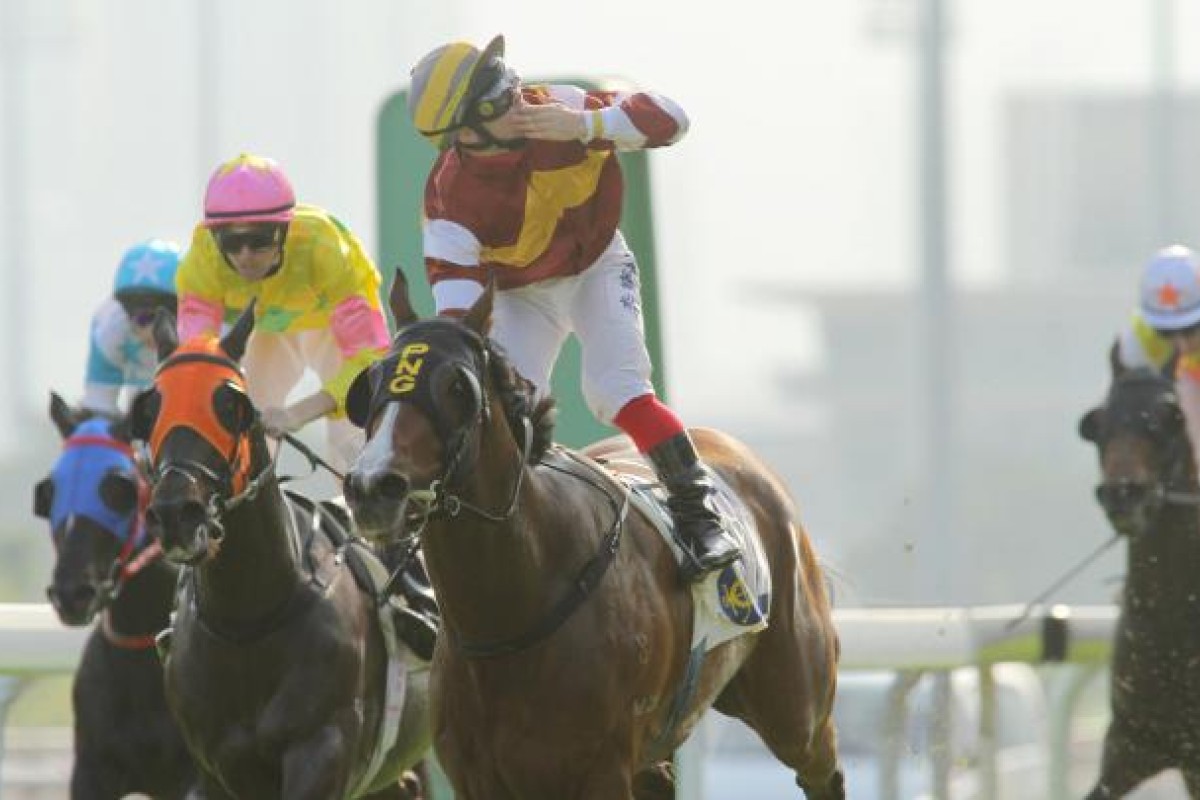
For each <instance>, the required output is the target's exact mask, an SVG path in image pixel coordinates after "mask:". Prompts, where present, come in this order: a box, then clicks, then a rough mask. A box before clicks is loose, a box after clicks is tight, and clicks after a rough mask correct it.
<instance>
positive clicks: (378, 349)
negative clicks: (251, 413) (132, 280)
mask: <svg viewBox="0 0 1200 800" xmlns="http://www.w3.org/2000/svg"><path fill="white" fill-rule="evenodd" d="M176 284H177V288H178V290H179V338H180V341H185V340H187V339H189V338H191V337H194V336H196V335H197V334H201V333H210V334H217V335H219V334H220V332H221V326H222V324H223V323H224V322H227V321H230V320H232V319H234V318H236V315H237V314H238V313H240V312H241V310H242V309H244V308H245V307H246V306H247V305H249V304H250V301H251V300H257V301H258V302H257V305H256V306H255V324H254V332H253V334H252V335H251V337H250V341H249V343H248V345H247V348H246V355H245V358H244V359H243V362H242V363H243V367H244V368H245V370H246V387H247V390H248V391H249V392H250V398H251V400H253V401H254V404H255V405H256V406H257V407H258V408H259V409H261V413H262V420H263V425H264V427H265V428H266V430H267V432H268V433H269V434H271V435H272V436H275V437H280V436H282V435H284V434H285V433H290V432H294V431H297V430H299V429H300V428H302V427H304V426H305V425H306V424H308V423H309V422H312V421H313V420H315V419H318V418H320V417H323V416H327V417H329V419H328V431H327V439H328V447H329V453H328V455H329V458H330V461H331V462H332V463H333V464H334V465H335V466H338V467H339V468H343V469H344V467H345V465H346V464H348V463H349V462H350V461H351V460H352V459H353V458H354V456H356V455H357V454H358V451H359V450H360V449H361V448H362V432H361V431H359V430H358V429H357V428H355V427H354V426H353V425H351V424H350V423H349V422H347V421H346V419H345V407H344V404H345V399H346V391H347V389H348V388H349V385H350V381H351V380H352V379H353V378H354V376H355V375H357V374H358V372H359V371H360V370H362V369H364V368H365V367H366V366H367V365H368V364H370V363H371V362H372V361H373V360H375V359H376V358H378V357H379V356H381V355H383V354H384V353H385V352H386V350H387V347H388V331H387V321H386V320H385V318H384V315H383V311H382V309H381V307H380V304H379V271H378V270H377V269H376V268H375V264H374V263H373V262H372V261H371V258H370V256H368V255H367V253H366V251H365V250H364V249H363V246H362V244H360V243H359V241H358V238H357V237H355V235H354V234H353V233H351V232H350V230H349V229H348V228H347V227H346V226H345V225H343V224H342V223H341V222H340V221H338V220H337V219H336V218H335V217H334V216H333V215H331V214H330V213H329V212H327V211H325V210H324V209H321V208H318V207H316V206H311V205H305V204H302V203H300V204H298V203H297V202H296V196H295V194H294V192H293V191H292V184H291V182H290V181H289V180H288V178H287V176H286V175H284V173H283V170H282V169H280V167H279V165H278V164H277V163H276V162H275V161H273V160H271V159H269V158H261V157H259V156H253V155H245V154H243V155H239V156H238V157H237V158H234V159H232V160H230V161H227V162H226V163H224V164H222V165H221V166H219V167H218V168H217V170H216V171H215V172H214V173H213V174H212V177H211V178H210V179H209V182H208V189H207V191H206V193H205V196H204V219H203V220H202V221H201V222H200V223H199V224H198V225H197V226H196V229H195V231H194V233H193V234H192V245H191V248H190V249H189V251H188V254H187V257H186V258H185V259H184V260H183V264H182V265H180V268H179V276H178V278H177V281H176ZM306 368H310V369H312V370H313V371H314V372H316V373H317V375H318V376H319V377H320V379H321V382H322V385H321V388H320V389H319V390H317V391H315V392H313V393H312V394H310V395H308V396H306V397H304V398H301V399H299V400H297V401H295V402H293V403H292V404H290V405H287V404H286V401H287V397H288V394H289V392H291V390H292V389H293V388H294V387H295V386H296V384H297V383H298V382H299V381H300V379H301V377H302V376H303V374H304V371H305V369H306Z"/></svg>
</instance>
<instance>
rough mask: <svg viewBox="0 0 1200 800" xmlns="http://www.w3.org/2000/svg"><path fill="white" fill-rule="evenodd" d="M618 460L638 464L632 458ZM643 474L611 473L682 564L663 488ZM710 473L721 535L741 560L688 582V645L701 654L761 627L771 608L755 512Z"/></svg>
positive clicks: (718, 477) (766, 572)
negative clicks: (727, 538)
mask: <svg viewBox="0 0 1200 800" xmlns="http://www.w3.org/2000/svg"><path fill="white" fill-rule="evenodd" d="M607 463H608V464H610V465H611V464H614V463H617V462H613V461H608V462H607ZM620 463H622V464H624V465H627V466H628V465H633V464H638V465H639V466H640V465H641V464H640V462H631V461H623V462H620ZM642 472H643V470H638V471H637V472H634V473H630V472H624V471H622V472H615V471H612V474H614V475H615V476H616V477H617V479H618V480H619V481H620V482H621V483H623V484H625V486H626V488H628V489H629V493H630V499H631V501H632V502H633V505H634V506H635V507H636V508H637V509H638V510H639V511H640V512H641V513H642V516H644V517H645V518H646V519H648V520H649V521H650V522H651V523H653V525H654V527H655V528H656V529H657V530H658V532H659V534H660V535H661V536H662V538H663V541H664V542H666V543H667V547H669V548H671V552H672V553H673V554H674V555H675V560H676V562H678V563H682V562H683V559H684V554H683V548H682V547H681V546H680V544H679V542H678V541H676V538H675V523H674V521H673V520H672V519H671V512H670V510H669V509H668V508H667V493H666V490H665V489H664V488H663V487H662V485H661V484H659V483H658V481H657V480H656V479H653V478H651V477H649V476H648V475H643V474H641V473H642ZM710 474H711V475H712V479H713V484H714V486H715V487H716V490H717V491H716V506H717V509H718V510H719V511H720V514H721V522H722V524H723V525H724V527H725V531H726V534H727V535H729V536H732V537H733V538H734V539H735V540H736V541H737V543H738V545H739V546H740V547H741V548H742V558H741V560H739V561H735V562H734V563H733V564H730V565H729V566H728V567H725V568H724V569H721V570H718V571H715V572H711V573H709V574H708V575H706V576H705V577H704V579H703V580H701V581H698V582H696V583H693V584H692V600H693V603H692V607H693V609H694V611H693V614H694V618H693V621H692V646H691V649H692V650H693V651H695V650H696V648H700V650H701V652H707V651H708V650H711V649H712V648H714V647H716V646H717V645H719V644H721V643H722V642H726V641H728V640H730V639H733V638H734V637H737V636H741V635H742V634H744V633H752V632H754V631H761V630H762V629H764V628H766V627H767V615H768V614H769V612H770V609H771V571H770V569H769V567H768V565H767V557H766V553H765V552H764V551H763V546H762V542H761V540H760V539H759V536H758V526H757V525H756V524H755V522H754V516H753V515H752V514H751V513H750V511H749V509H747V508H746V506H745V504H744V503H742V501H741V499H740V498H739V497H738V496H737V495H736V494H735V493H734V491H733V489H731V488H730V487H729V484H727V483H726V482H725V480H724V479H723V478H722V477H721V476H720V475H718V474H717V473H716V472H715V471H711V470H710Z"/></svg>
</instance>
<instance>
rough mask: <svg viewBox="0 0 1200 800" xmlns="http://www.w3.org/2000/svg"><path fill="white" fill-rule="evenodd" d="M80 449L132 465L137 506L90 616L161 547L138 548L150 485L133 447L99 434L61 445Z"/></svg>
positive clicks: (98, 587) (80, 436)
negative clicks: (109, 454)
mask: <svg viewBox="0 0 1200 800" xmlns="http://www.w3.org/2000/svg"><path fill="white" fill-rule="evenodd" d="M81 447H103V448H107V449H109V450H115V451H116V452H118V453H120V454H121V455H123V456H126V457H127V458H128V459H129V461H130V463H132V464H133V465H134V468H133V474H134V481H135V484H136V487H137V505H136V506H135V508H134V510H133V511H131V512H130V514H131V516H132V524H131V526H130V530H129V534H128V535H127V536H126V537H124V541H122V542H121V548H120V550H119V551H118V552H117V556H116V558H114V559H113V561H112V564H110V565H109V569H108V573H107V575H106V576H105V577H104V579H103V580H101V581H100V582H99V583H97V584H96V585H95V586H94V589H95V593H96V594H95V597H94V598H93V600H92V603H91V607H90V608H89V610H88V613H89V615H94V614H97V613H99V612H101V611H105V610H106V609H107V608H108V607H109V606H111V605H112V604H113V603H114V602H116V600H117V598H119V597H120V595H121V590H122V589H124V587H125V584H126V583H128V582H129V580H130V579H131V578H133V577H134V576H135V575H137V574H138V573H139V572H141V570H142V569H144V568H145V567H146V566H148V565H149V564H151V563H153V562H154V561H155V560H157V559H158V558H159V557H160V556H162V548H161V546H160V545H159V543H158V542H157V541H152V542H150V544H149V545H147V546H145V547H142V545H143V544H144V543H145V540H146V524H145V513H146V508H147V506H148V505H149V503H150V486H149V483H148V481H147V479H146V476H145V475H144V474H143V473H142V471H141V470H140V469H138V468H137V455H136V453H135V452H134V450H133V448H132V447H131V446H130V445H129V444H127V443H125V442H123V441H120V440H119V439H116V438H113V437H112V436H108V435H102V434H99V433H84V434H76V435H72V436H69V437H67V439H66V440H65V441H64V442H63V449H64V450H72V449H76V448H81ZM69 519H70V518H69V517H68V520H69ZM54 545H55V550H58V542H57V540H55V542H54ZM51 600H52V601H53V600H54V595H51Z"/></svg>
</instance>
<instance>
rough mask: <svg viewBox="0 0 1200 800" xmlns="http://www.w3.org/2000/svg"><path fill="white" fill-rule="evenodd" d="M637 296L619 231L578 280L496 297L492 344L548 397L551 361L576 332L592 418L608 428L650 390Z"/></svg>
mask: <svg viewBox="0 0 1200 800" xmlns="http://www.w3.org/2000/svg"><path fill="white" fill-rule="evenodd" d="M641 291H642V288H641V281H640V279H639V276H638V267H637V261H636V260H635V259H634V256H633V253H631V252H630V251H629V248H628V246H627V245H626V244H625V239H624V237H622V236H621V234H620V233H619V232H618V233H617V235H616V236H615V237H614V238H613V241H612V244H610V245H609V247H608V249H607V250H605V251H604V253H603V254H602V255H601V256H600V258H598V259H596V261H595V263H593V264H592V265H591V266H590V267H588V268H587V269H586V270H584V271H583V272H581V273H580V274H578V275H573V276H571V277H569V278H553V279H550V280H545V281H541V282H539V283H535V284H533V285H531V286H524V287H521V288H519V289H508V290H505V291H502V292H497V294H496V300H495V305H494V309H493V313H492V330H491V338H492V339H494V340H495V341H496V342H497V343H499V344H500V346H501V347H503V348H504V350H505V352H506V353H507V355H508V358H509V360H510V361H511V362H512V364H513V366H514V367H516V368H517V371H518V372H520V373H521V374H522V375H524V376H525V377H526V378H528V379H529V380H531V381H533V383H534V384H535V385H536V386H537V387H538V390H539V391H541V392H542V393H547V392H549V391H550V375H551V372H552V370H553V369H554V362H555V360H556V359H557V358H558V354H559V351H560V350H562V346H563V342H564V341H566V338H567V335H568V334H569V333H574V334H575V336H576V338H578V339H579V345H580V351H581V353H582V358H583V363H582V374H583V396H584V399H585V400H586V401H587V404H588V407H589V408H590V409H591V411H592V413H593V414H595V415H596V417H597V419H600V420H601V421H603V422H606V423H609V422H611V421H612V418H613V417H614V416H616V414H617V412H619V411H620V410H621V408H622V407H624V405H625V404H626V403H628V402H629V401H630V400H633V399H634V398H636V397H641V396H642V395H644V394H649V393H651V392H653V391H654V385H653V384H652V383H651V381H650V370H651V364H650V354H649V353H648V352H647V350H646V339H645V332H644V329H643V326H642V297H641Z"/></svg>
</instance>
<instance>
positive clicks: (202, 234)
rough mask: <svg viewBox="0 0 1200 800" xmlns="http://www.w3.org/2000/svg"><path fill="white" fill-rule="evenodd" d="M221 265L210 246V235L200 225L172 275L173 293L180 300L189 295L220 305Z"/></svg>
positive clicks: (218, 254) (222, 265) (223, 297)
mask: <svg viewBox="0 0 1200 800" xmlns="http://www.w3.org/2000/svg"><path fill="white" fill-rule="evenodd" d="M224 266H225V265H224V261H223V260H222V258H221V254H220V253H219V252H218V251H217V246H216V244H215V243H214V242H213V238H212V234H210V233H209V232H208V229H207V228H205V227H204V226H203V225H197V226H196V229H195V230H194V231H193V232H192V243H191V246H189V247H188V250H187V253H186V254H185V255H184V257H183V260H182V261H181V262H180V263H179V270H178V271H177V272H176V273H175V293H176V294H177V295H178V296H179V298H180V300H182V299H183V297H184V295H192V296H194V297H197V298H199V299H201V300H204V301H206V302H209V303H222V302H223V301H224V299H225V287H224V286H223V285H222V283H221V272H220V270H221V269H222V268H224Z"/></svg>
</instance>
